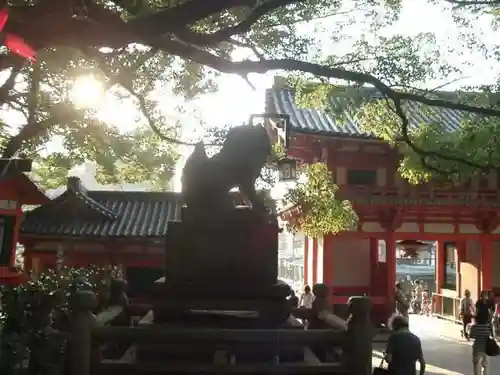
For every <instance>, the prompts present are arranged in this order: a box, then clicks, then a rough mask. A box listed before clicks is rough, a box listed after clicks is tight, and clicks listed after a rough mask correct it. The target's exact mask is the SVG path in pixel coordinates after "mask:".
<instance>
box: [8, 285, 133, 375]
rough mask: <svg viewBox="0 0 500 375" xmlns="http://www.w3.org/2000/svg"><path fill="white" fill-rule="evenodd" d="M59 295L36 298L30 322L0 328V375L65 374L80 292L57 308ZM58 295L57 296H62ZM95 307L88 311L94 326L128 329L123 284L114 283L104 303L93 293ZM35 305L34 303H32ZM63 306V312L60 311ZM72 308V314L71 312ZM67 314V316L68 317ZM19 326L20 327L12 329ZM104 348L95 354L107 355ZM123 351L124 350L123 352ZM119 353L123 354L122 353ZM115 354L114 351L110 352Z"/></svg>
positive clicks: (76, 329)
mask: <svg viewBox="0 0 500 375" xmlns="http://www.w3.org/2000/svg"><path fill="white" fill-rule="evenodd" d="M58 292H59V291H56V293H54V294H40V299H41V300H40V302H39V306H37V309H36V310H35V311H36V314H32V315H33V316H28V317H31V318H32V319H31V320H29V321H27V320H26V317H25V319H23V318H22V317H21V318H20V319H18V320H16V318H15V316H14V318H13V319H12V318H11V319H12V320H11V323H10V324H9V325H8V328H7V326H6V327H5V330H2V327H0V373H2V374H3V373H4V372H5V373H6V374H8V375H18V374H25V373H30V374H35V373H36V374H38V373H39V374H43V375H59V374H63V373H66V372H67V371H66V369H67V368H68V366H69V365H70V358H71V356H72V354H71V351H72V346H73V342H74V340H73V338H74V337H75V335H76V333H77V332H78V331H79V323H78V321H77V320H75V317H77V316H78V314H77V312H76V310H77V309H78V307H77V306H79V305H80V302H79V300H80V299H81V296H82V292H76V293H73V294H71V295H70V296H69V300H68V301H67V302H68V305H66V304H64V305H61V302H60V298H59V297H60V296H58V294H57V293H58ZM65 292H66V291H62V290H61V293H65ZM85 293H91V294H92V295H93V296H94V299H95V304H93V307H92V310H91V318H90V319H91V320H92V322H93V324H95V325H96V326H107V325H116V324H118V325H128V324H129V321H130V318H129V315H130V312H129V308H128V307H129V305H128V300H127V297H126V295H125V283H124V282H123V281H122V280H114V281H113V282H112V283H111V290H110V293H108V294H107V296H106V297H107V298H106V300H105V301H104V298H102V297H103V296H102V295H101V296H100V297H101V298H99V297H98V296H97V295H96V294H94V293H93V292H85ZM34 301H35V302H36V300H35V299H34ZM61 306H65V307H66V309H61ZM75 308H76V310H75ZM68 311H69V315H68ZM15 322H21V323H24V325H22V326H18V327H17V329H16V325H15V324H14V325H12V323H15ZM107 347H108V346H107V345H104V346H102V347H101V348H99V352H105V351H107V349H108V348H107ZM124 350H126V348H125V349H124ZM124 350H123V351H124ZM114 352H115V353H116V347H115V348H114Z"/></svg>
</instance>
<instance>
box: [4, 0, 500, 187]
mask: <svg viewBox="0 0 500 375" xmlns="http://www.w3.org/2000/svg"><path fill="white" fill-rule="evenodd" d="M381 1H384V0H381ZM356 21H357V19H356ZM365 21H366V20H363V19H361V18H360V20H359V22H358V21H357V23H355V24H354V25H352V26H349V30H350V31H351V35H352V39H353V40H357V39H359V38H362V37H364V36H363V35H362V34H363V30H364V28H365V24H364V22H365ZM332 22H341V20H340V21H339V19H338V18H335V20H332V19H324V20H321V21H318V22H315V23H309V24H302V25H301V26H300V27H301V32H303V33H308V32H315V33H316V35H318V36H319V38H320V39H321V47H322V52H323V53H324V54H325V55H328V54H329V53H331V52H332V51H342V50H347V49H348V48H349V42H344V43H338V42H336V41H333V40H332V38H331V27H329V24H331V23H332ZM475 27H476V32H477V33H482V34H483V37H482V40H483V41H484V42H485V43H486V44H490V43H491V44H493V43H494V40H495V39H496V40H498V38H499V37H500V35H499V34H498V33H493V32H491V29H490V28H489V25H488V24H487V20H484V19H480V20H478V21H477V22H475ZM320 30H323V31H322V32H321V31H320ZM421 32H432V33H435V34H436V38H437V40H438V43H440V44H441V45H442V46H450V47H456V46H457V41H458V40H459V39H460V37H461V36H460V34H459V33H458V30H457V28H456V25H455V24H454V21H453V19H452V18H451V16H450V15H448V14H445V13H443V12H442V11H441V10H440V8H439V7H438V6H432V5H429V2H428V0H406V1H405V2H404V7H403V10H402V14H401V16H400V19H399V21H398V22H397V23H396V24H395V25H393V26H392V27H390V28H388V29H387V30H386V31H385V33H386V35H388V36H390V35H391V34H396V33H398V34H403V35H407V36H414V35H416V34H417V33H421ZM244 57H246V55H245V53H244V52H243V51H237V52H236V53H235V55H234V56H233V58H234V59H236V60H238V59H242V58H244ZM453 58H454V59H457V58H458V59H459V58H460V56H454V57H453ZM462 58H463V59H464V61H472V64H470V66H467V67H464V70H465V71H464V74H463V75H464V77H466V78H465V79H462V80H460V81H457V82H455V83H454V84H451V85H449V86H447V87H446V89H450V90H452V89H456V88H457V87H458V86H460V85H466V84H489V83H492V82H493V80H494V79H496V78H497V77H498V76H500V69H499V66H496V67H493V66H490V64H489V63H487V62H486V61H485V59H484V58H483V57H482V56H481V53H480V52H478V53H476V54H472V55H471V54H470V53H469V52H468V53H467V54H466V55H465V56H463V57H462ZM274 75H275V73H268V74H264V75H258V74H251V75H250V76H249V79H250V81H251V82H252V84H253V86H254V87H255V90H254V89H252V88H251V87H250V86H249V85H248V83H246V82H245V81H244V80H243V79H242V78H241V77H239V76H234V75H222V76H221V77H220V78H218V86H219V90H218V92H217V93H214V94H206V95H204V96H203V97H201V98H199V99H197V100H194V101H191V102H184V101H183V100H182V99H180V98H178V97H173V96H172V95H171V94H170V93H169V92H168V91H165V90H159V92H158V95H157V99H158V100H159V106H160V108H161V110H162V112H163V113H164V114H165V115H166V116H168V117H169V118H170V119H171V120H172V121H179V122H180V123H181V124H182V129H181V131H182V134H181V137H182V138H184V139H193V138H198V137H200V135H201V133H202V130H203V128H204V127H206V126H222V125H225V124H230V125H237V124H241V123H243V122H244V121H245V120H246V119H248V117H249V115H250V114H253V113H262V112H263V111H264V98H265V90H266V89H267V88H270V87H271V86H272V83H273V76H274ZM467 77H468V78H467ZM82 81H83V82H82V84H81V86H83V88H82V90H81V91H82V92H81V93H80V96H81V97H82V98H90V97H98V95H97V94H96V91H95V90H94V89H95V87H94V89H93V88H92V85H93V84H94V86H95V82H94V83H92V82H89V80H88V79H86V80H82ZM90 81H91V80H90ZM443 83H447V82H445V81H430V82H427V85H428V87H437V86H439V85H442V84H443ZM92 90H94V91H92ZM98 101H99V102H100V103H101V107H100V108H101V110H100V111H99V116H100V117H101V119H103V120H105V121H106V122H109V123H112V124H116V125H118V126H119V127H120V128H121V129H123V130H124V131H125V130H129V129H132V128H134V127H135V126H137V121H138V113H137V112H135V110H134V106H131V105H129V103H127V102H118V101H116V99H114V98H113V97H112V95H109V96H106V97H98ZM179 105H182V106H183V107H184V108H185V109H186V112H185V113H184V114H179V113H178V112H177V110H176V108H177V107H178V106H179ZM9 117H10V118H9V119H6V120H7V121H8V122H9V123H12V122H14V123H15V122H18V121H22V120H20V119H19V118H16V117H13V115H9ZM50 148H51V149H56V148H58V145H57V143H56V142H53V143H52V144H51V145H50ZM181 152H182V155H183V157H182V158H181V161H180V162H179V165H178V169H181V168H182V166H183V162H184V160H185V157H186V155H188V154H189V153H190V148H183V149H182V150H181ZM178 179H179V176H178V175H177V177H176V180H177V183H176V184H175V186H176V187H177V188H179V186H178Z"/></svg>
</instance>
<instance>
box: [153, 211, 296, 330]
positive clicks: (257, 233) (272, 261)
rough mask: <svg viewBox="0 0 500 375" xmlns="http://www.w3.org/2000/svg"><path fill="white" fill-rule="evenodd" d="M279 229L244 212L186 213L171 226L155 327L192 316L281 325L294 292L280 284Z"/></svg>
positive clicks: (158, 286) (157, 296) (255, 214)
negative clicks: (251, 316)
mask: <svg viewBox="0 0 500 375" xmlns="http://www.w3.org/2000/svg"><path fill="white" fill-rule="evenodd" d="M278 231H279V228H278V226H277V223H276V222H275V221H274V222H273V221H271V220H270V218H269V217H267V216H266V217H264V216H263V214H262V213H259V212H256V211H252V210H250V209H248V208H246V209H237V208H235V209H233V210H230V211H224V212H223V213H221V212H213V211H207V210H196V211H188V210H186V211H184V212H183V215H182V222H173V223H170V224H169V227H168V231H167V233H168V235H167V238H166V251H165V280H164V282H161V283H156V285H155V290H154V295H155V297H154V301H153V306H154V310H155V321H156V322H158V321H172V320H176V319H177V320H179V319H180V318H181V317H183V319H184V318H186V316H190V317H193V315H196V314H193V311H202V310H203V311H205V312H207V311H246V312H248V311H253V312H256V313H257V314H258V316H259V317H260V318H261V319H264V320H266V321H273V322H277V321H279V322H283V321H285V320H286V319H287V318H288V316H289V314H290V306H289V304H288V301H287V299H286V298H287V296H288V295H290V292H291V290H290V287H289V286H288V285H286V284H284V283H278V282H277V278H278Z"/></svg>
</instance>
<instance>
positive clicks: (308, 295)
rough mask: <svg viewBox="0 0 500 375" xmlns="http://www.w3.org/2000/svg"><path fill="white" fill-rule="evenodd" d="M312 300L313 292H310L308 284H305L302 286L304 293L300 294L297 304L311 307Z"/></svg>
mask: <svg viewBox="0 0 500 375" xmlns="http://www.w3.org/2000/svg"><path fill="white" fill-rule="evenodd" d="M313 301H314V294H312V292H311V288H310V287H309V285H306V286H305V287H304V293H302V295H301V296H300V301H299V306H300V307H306V308H308V309H311V308H312V303H313Z"/></svg>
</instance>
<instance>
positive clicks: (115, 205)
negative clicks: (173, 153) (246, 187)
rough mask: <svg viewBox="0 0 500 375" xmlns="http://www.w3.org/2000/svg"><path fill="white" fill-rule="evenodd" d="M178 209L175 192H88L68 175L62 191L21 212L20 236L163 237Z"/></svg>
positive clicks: (178, 218) (176, 215)
mask: <svg viewBox="0 0 500 375" xmlns="http://www.w3.org/2000/svg"><path fill="white" fill-rule="evenodd" d="M180 212H181V203H180V196H179V194H177V193H173V192H142V191H141V192H135V191H134V192H130V191H89V190H87V189H85V187H83V186H82V184H81V182H80V180H79V179H77V178H74V177H72V178H70V179H69V181H68V188H67V190H66V192H64V193H63V194H61V195H60V196H59V197H57V198H55V199H53V200H52V201H50V202H49V203H47V204H45V205H42V206H40V207H38V208H36V209H34V210H32V211H29V212H27V213H26V214H25V216H24V220H23V222H22V224H21V236H23V235H24V236H29V235H47V236H72V237H79V236H87V237H112V238H119V237H163V236H165V234H166V232H167V225H168V222H169V221H175V220H180Z"/></svg>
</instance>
